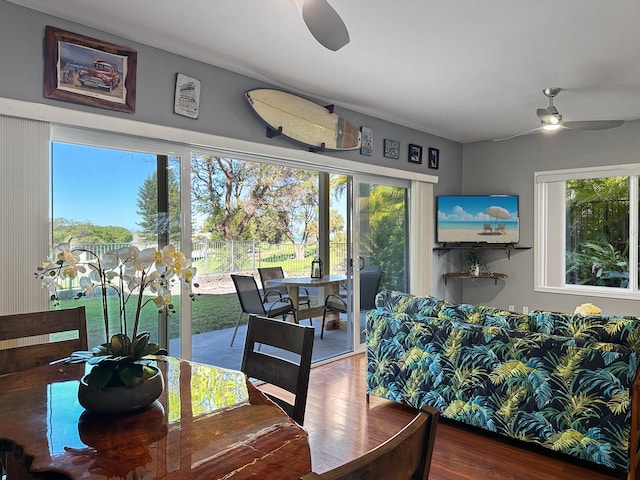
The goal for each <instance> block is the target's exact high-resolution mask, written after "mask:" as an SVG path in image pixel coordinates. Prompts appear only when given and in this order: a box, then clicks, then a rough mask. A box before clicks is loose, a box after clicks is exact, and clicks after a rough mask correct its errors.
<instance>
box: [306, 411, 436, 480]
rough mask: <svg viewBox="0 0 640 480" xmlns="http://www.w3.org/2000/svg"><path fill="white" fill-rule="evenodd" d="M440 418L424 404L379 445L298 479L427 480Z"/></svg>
mask: <svg viewBox="0 0 640 480" xmlns="http://www.w3.org/2000/svg"><path fill="white" fill-rule="evenodd" d="M439 418H440V414H439V413H438V410H436V409H435V408H432V407H429V406H424V407H422V410H421V411H420V412H418V414H417V415H416V417H415V418H414V419H413V420H412V421H411V422H410V423H409V424H408V425H407V426H406V427H404V428H403V429H402V430H400V431H399V432H398V433H397V434H395V435H394V436H393V437H391V438H390V439H389V440H387V441H386V442H384V443H383V444H382V445H379V446H377V447H376V448H374V449H373V450H370V451H369V452H367V453H365V454H364V455H363V456H361V457H359V458H356V459H354V460H351V461H350V462H347V463H346V464H344V465H341V466H339V467H336V468H334V469H333V470H330V471H328V472H325V473H323V474H318V473H313V472H312V473H308V474H306V475H304V476H303V477H302V479H301V480H349V479H356V478H367V479H369V480H410V479H419V480H427V478H428V477H429V469H430V467H431V457H432V455H433V445H434V443H435V439H436V429H437V427H438V419H439Z"/></svg>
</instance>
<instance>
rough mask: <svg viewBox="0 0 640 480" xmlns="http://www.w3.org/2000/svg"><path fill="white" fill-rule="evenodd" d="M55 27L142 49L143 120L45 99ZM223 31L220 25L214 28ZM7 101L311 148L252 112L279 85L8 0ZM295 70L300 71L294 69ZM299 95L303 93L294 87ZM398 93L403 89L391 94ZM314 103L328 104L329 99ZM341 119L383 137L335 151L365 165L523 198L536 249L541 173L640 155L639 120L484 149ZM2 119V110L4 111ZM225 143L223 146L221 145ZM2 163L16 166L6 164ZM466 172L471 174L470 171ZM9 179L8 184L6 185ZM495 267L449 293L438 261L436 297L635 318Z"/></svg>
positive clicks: (454, 261) (525, 271) (1, 80)
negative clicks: (421, 158) (390, 154)
mask: <svg viewBox="0 0 640 480" xmlns="http://www.w3.org/2000/svg"><path fill="white" fill-rule="evenodd" d="M46 25H52V26H55V27H58V28H62V29H65V30H69V31H71V32H74V33H78V34H82V35H87V36H91V37H94V38H98V39H100V40H104V41H108V42H113V43H116V44H120V45H124V46H127V47H129V48H133V49H135V50H136V51H137V52H138V75H137V87H138V88H137V105H136V112H135V113H134V114H126V113H119V112H113V111H110V110H104V109H98V108H94V107H88V106H82V105H75V104H71V103H66V102H61V101H57V100H52V99H47V98H45V97H44V95H43V63H44V61H43V39H44V29H45V26H46ZM212 26H213V27H215V26H214V25H212ZM0 61H1V65H2V67H1V68H0V97H7V98H14V99H19V100H24V101H28V102H34V103H45V104H50V105H56V106H59V107H64V108H68V109H72V110H82V111H90V112H94V113H100V114H103V115H109V116H114V117H119V118H128V119H134V120H137V121H141V122H146V123H150V124H160V125H167V126H172V127H177V128H181V129H185V130H193V131H200V132H206V133H212V134H216V135H221V136H226V137H231V138H238V139H242V140H248V141H252V142H257V143H265V144H273V145H280V146H283V147H286V148H290V149H292V150H300V149H301V148H302V147H300V146H298V145H296V144H294V143H291V142H288V141H287V140H286V139H283V138H274V139H268V138H266V136H265V128H264V126H263V125H262V123H261V122H260V121H259V120H258V119H257V118H256V117H255V115H254V114H253V113H252V112H251V110H250V109H249V107H248V106H247V104H246V102H245V100H244V98H243V93H244V92H245V91H246V90H249V89H252V88H257V87H263V86H269V85H265V84H264V83H263V82H260V81H257V80H253V79H251V78H247V77H244V76H241V75H237V74H234V73H232V72H229V71H226V70H222V69H219V68H216V67H212V66H210V65H206V64H203V63H201V62H196V61H193V60H190V59H187V58H185V57H181V56H178V55H174V54H171V53H168V52H165V51H162V50H158V49H155V48H151V47H148V46H145V45H141V44H138V43H136V42H132V41H129V40H127V39H123V38H119V37H115V36H113V35H110V34H108V33H106V32H101V31H97V30H93V29H91V28H88V27H85V26H82V25H78V24H75V23H72V22H68V21H66V20H63V19H59V18H55V17H50V16H47V15H43V14H40V13H38V12H35V11H32V10H28V9H25V8H22V7H18V6H16V5H14V4H11V3H8V2H6V1H5V0H0ZM294 67H295V66H294ZM178 72H180V73H184V74H187V75H190V76H193V77H196V78H198V79H200V80H201V81H202V93H201V112H200V118H199V119H198V120H192V119H189V118H186V117H182V116H179V115H175V114H174V113H173V95H174V87H175V75H176V73H178ZM291 89H292V91H293V90H295V86H291ZM390 94H393V92H390ZM306 96H307V97H308V98H310V99H312V100H315V101H317V102H318V103H322V104H324V103H326V100H325V99H314V98H313V96H312V95H306ZM336 112H337V113H338V114H340V115H342V116H344V117H345V118H347V119H348V120H349V121H351V122H352V123H353V124H355V125H358V126H368V127H371V128H373V130H374V140H375V144H374V155H373V156H372V157H368V156H362V155H360V153H359V152H357V151H351V152H340V153H336V152H326V153H323V154H319V155H331V156H337V157H340V158H345V159H349V160H355V161H359V162H363V163H365V164H374V165H384V166H389V167H392V168H397V169H402V170H406V171H419V172H424V173H429V174H435V175H437V176H438V177H439V181H438V184H436V185H435V187H434V195H441V194H452V193H461V192H463V193H467V194H476V193H481V194H485V193H514V194H518V195H520V205H521V218H520V222H521V236H520V243H521V244H522V245H527V246H532V247H533V172H534V171H537V170H545V169H559V168H571V167H580V166H588V165H607V164H620V163H632V162H637V161H638V157H639V155H638V152H640V149H639V148H638V147H639V143H640V123H639V122H633V123H628V124H625V125H624V126H622V127H620V128H618V129H614V130H609V131H602V132H577V131H564V132H560V134H558V135H555V136H553V137H548V136H543V135H529V136H523V137H519V138H515V139H512V140H508V141H505V142H481V143H475V144H469V145H465V146H464V147H463V146H462V145H460V144H459V143H457V142H453V141H450V140H446V139H443V138H441V137H436V136H434V135H430V134H428V133H423V132H418V131H415V130H412V129H408V128H405V127H403V126H400V125H397V124H393V123H389V122H386V121H384V120H381V119H377V118H372V117H369V116H366V115H362V114H359V113H358V112H354V111H349V110H346V109H342V108H340V106H339V105H337V106H336ZM1 113H2V112H0V114H1ZM384 138H391V139H394V140H399V141H400V142H401V146H402V153H401V158H400V159H399V160H392V159H388V158H384V157H383V155H382V144H383V139H384ZM409 143H416V144H419V145H422V146H423V147H424V149H425V152H426V149H427V148H428V147H435V148H439V149H440V169H439V170H429V169H428V168H427V166H426V162H425V163H423V164H422V165H415V164H411V163H409V162H408V161H407V158H406V157H407V145H408V144H409ZM214 146H215V145H214ZM0 161H1V162H6V161H11V160H10V159H7V158H0ZM463 173H464V174H463ZM1 182H2V179H0V187H1V186H2V185H1ZM487 258H488V259H489V260H494V261H493V262H492V264H491V267H492V269H493V271H500V272H503V273H506V274H508V275H509V278H508V279H507V280H506V282H499V284H498V285H497V286H495V285H494V284H493V282H492V281H490V280H484V281H476V282H472V281H465V282H462V281H458V280H451V281H449V282H448V284H447V286H446V288H445V287H444V284H443V282H442V277H441V274H442V273H443V272H445V271H452V270H455V269H456V268H458V267H459V264H460V261H461V255H459V254H457V253H455V252H453V253H449V254H447V255H439V254H434V270H433V272H432V275H433V280H434V294H437V295H440V296H444V297H446V298H448V299H451V300H453V301H462V300H464V301H466V302H469V303H483V304H493V305H496V306H500V307H505V308H506V307H507V306H508V305H510V304H512V305H515V306H516V307H517V308H518V309H521V308H522V306H523V305H527V306H528V307H529V308H550V309H554V310H565V311H566V310H573V308H574V307H575V305H577V304H579V303H583V302H587V301H592V302H593V303H597V304H598V305H601V306H602V307H603V308H605V310H607V311H610V312H616V313H627V312H629V313H633V312H634V310H635V309H634V302H631V301H622V300H616V301H614V300H608V299H596V300H594V299H589V298H575V297H570V296H568V295H555V294H541V293H534V292H533V249H531V250H523V251H518V252H515V253H514V254H513V255H512V257H511V260H510V261H507V260H506V256H505V255H504V253H502V252H493V253H492V252H488V253H487Z"/></svg>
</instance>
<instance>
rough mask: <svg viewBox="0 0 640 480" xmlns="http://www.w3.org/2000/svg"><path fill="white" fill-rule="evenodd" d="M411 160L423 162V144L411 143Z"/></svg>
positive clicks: (412, 161)
mask: <svg viewBox="0 0 640 480" xmlns="http://www.w3.org/2000/svg"><path fill="white" fill-rule="evenodd" d="M409 162H411V163H422V146H420V145H414V144H413V143H410V144H409Z"/></svg>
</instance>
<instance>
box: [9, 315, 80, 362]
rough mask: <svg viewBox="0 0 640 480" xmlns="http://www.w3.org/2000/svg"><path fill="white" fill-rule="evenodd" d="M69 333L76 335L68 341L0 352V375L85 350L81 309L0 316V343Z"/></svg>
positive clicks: (24, 346)
mask: <svg viewBox="0 0 640 480" xmlns="http://www.w3.org/2000/svg"><path fill="white" fill-rule="evenodd" d="M72 331H75V332H77V333H74V334H73V338H71V339H62V340H56V339H51V340H50V341H49V342H45V343H33V344H29V343H30V341H24V342H23V343H27V345H22V346H21V345H16V346H11V347H8V348H4V349H0V375H4V374H7V373H13V372H19V371H22V370H26V369H29V368H33V367H37V366H38V365H43V364H45V363H49V362H52V361H54V360H59V359H61V358H65V357H68V356H69V355H70V354H71V353H73V352H74V351H77V350H87V349H88V345H87V323H86V317H85V309H84V307H77V308H71V309H66V310H50V311H45V312H32V313H20V314H16V315H4V316H0V340H15V341H16V343H18V342H20V340H23V339H28V338H29V337H39V336H43V335H51V334H55V333H62V332H72ZM65 337H66V335H65Z"/></svg>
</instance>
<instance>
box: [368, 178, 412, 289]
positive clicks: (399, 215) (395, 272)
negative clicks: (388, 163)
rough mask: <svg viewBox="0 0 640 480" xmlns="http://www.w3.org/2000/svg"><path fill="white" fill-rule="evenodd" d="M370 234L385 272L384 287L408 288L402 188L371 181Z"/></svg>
mask: <svg viewBox="0 0 640 480" xmlns="http://www.w3.org/2000/svg"><path fill="white" fill-rule="evenodd" d="M368 207H369V208H368V211H369V232H370V234H369V237H368V238H366V239H364V241H365V242H367V243H368V245H369V248H370V249H371V250H370V251H371V254H372V256H373V259H372V261H373V262H374V263H376V264H377V265H379V266H380V268H382V271H383V272H384V274H383V278H382V283H381V285H382V286H383V287H384V288H390V289H396V290H402V291H404V290H405V289H406V274H407V272H406V262H404V261H401V259H403V258H405V257H406V248H407V239H406V221H407V219H406V214H405V212H406V197H405V190H404V189H402V188H396V187H390V186H386V185H371V187H370V189H369V205H368Z"/></svg>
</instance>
